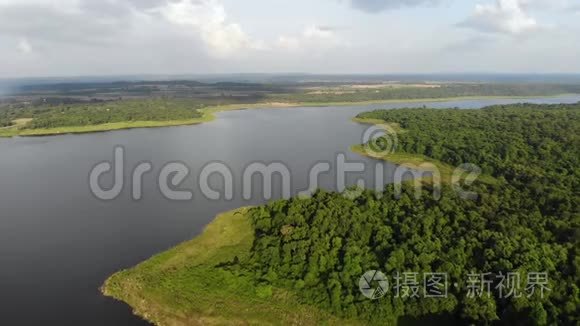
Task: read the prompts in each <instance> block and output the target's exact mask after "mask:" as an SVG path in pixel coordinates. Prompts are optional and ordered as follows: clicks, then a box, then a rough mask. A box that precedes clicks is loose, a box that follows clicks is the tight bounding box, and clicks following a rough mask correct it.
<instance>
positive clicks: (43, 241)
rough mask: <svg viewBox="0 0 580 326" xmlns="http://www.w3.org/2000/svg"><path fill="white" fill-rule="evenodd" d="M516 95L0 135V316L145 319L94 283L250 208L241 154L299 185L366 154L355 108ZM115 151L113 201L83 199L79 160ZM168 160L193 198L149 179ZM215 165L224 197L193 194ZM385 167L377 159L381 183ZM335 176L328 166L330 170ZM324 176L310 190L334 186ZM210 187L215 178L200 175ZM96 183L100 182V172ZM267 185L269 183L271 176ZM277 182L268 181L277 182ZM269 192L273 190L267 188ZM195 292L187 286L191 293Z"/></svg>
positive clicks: (62, 320)
mask: <svg viewBox="0 0 580 326" xmlns="http://www.w3.org/2000/svg"><path fill="white" fill-rule="evenodd" d="M525 101H526V102H535V103H556V102H557V103H559V102H568V103H572V102H578V101H580V96H566V97H560V98H547V99H535V100H530V99H526V100H525ZM514 102H522V101H518V100H504V99H498V100H469V101H452V102H437V103H413V104H394V103H393V104H381V105H378V104H377V105H370V106H357V107H328V108H291V109H276V110H246V111H233V112H224V113H220V114H219V116H218V119H217V120H216V121H214V122H212V123H207V124H202V125H197V126H184V127H172V128H159V129H136V130H125V131H115V132H106V133H97V134H85V135H68V136H54V137H42V138H13V139H0V315H1V316H2V317H1V318H2V323H3V324H4V325H99V326H101V325H145V323H144V322H143V321H141V320H139V319H138V318H136V317H134V316H132V314H131V311H130V309H129V308H128V307H126V306H125V305H124V304H121V303H117V302H114V301H113V300H110V299H108V298H104V297H103V296H101V295H100V293H99V291H98V288H99V286H100V285H101V284H102V283H103V281H104V280H105V279H106V278H107V277H108V276H109V275H110V274H112V273H114V272H115V271H117V270H119V269H122V268H127V267H130V266H132V265H134V264H136V263H139V262H140V261H142V260H144V259H147V258H148V257H150V256H151V255H153V254H155V253H158V252H161V251H163V250H166V249H168V248H170V247H172V246H174V245H175V244H177V243H180V242H182V241H185V240H188V239H190V238H192V237H194V236H195V235H197V234H199V233H200V232H201V230H202V229H203V227H204V226H205V225H207V224H208V223H209V222H210V221H211V220H212V218H213V217H214V216H215V215H216V214H217V213H219V212H223V211H226V210H229V209H233V208H236V207H239V206H243V205H251V204H259V203H262V202H263V201H264V200H263V199H261V196H259V195H257V194H258V193H259V192H260V191H261V186H260V185H256V186H255V187H254V190H255V191H254V194H256V195H255V196H254V198H253V199H252V200H250V201H244V200H242V198H241V179H242V171H243V169H244V168H245V167H246V166H247V165H248V164H250V163H252V162H256V161H258V162H265V163H270V162H274V161H277V162H283V163H285V164H286V165H287V166H288V168H289V169H290V170H291V172H292V189H293V192H294V193H295V192H296V191H298V190H303V189H304V188H306V186H307V180H308V171H309V170H310V168H311V167H312V166H313V165H314V164H316V163H317V162H320V161H327V162H330V163H332V162H335V160H336V156H337V155H338V154H340V153H344V154H345V155H346V157H347V159H348V160H351V161H354V160H356V161H359V162H363V163H365V164H366V165H367V167H368V168H367V172H366V173H364V174H355V175H351V177H350V178H349V179H348V180H349V182H350V183H353V182H354V181H355V180H356V179H358V178H361V177H362V178H364V179H366V180H367V182H368V185H370V186H372V185H373V183H372V182H371V181H372V179H373V176H374V173H373V170H374V164H375V162H373V161H372V160H369V159H366V158H362V157H359V156H357V155H355V154H351V153H349V151H348V148H349V146H350V145H352V144H358V143H360V142H361V139H362V135H363V133H364V131H365V130H366V129H367V128H368V126H363V125H359V124H356V123H353V122H351V118H353V117H354V116H355V115H356V114H358V113H359V112H363V111H368V110H371V109H378V108H396V107H407V106H412V107H417V106H422V105H427V106H429V107H438V108H442V107H461V108H480V107H482V106H486V105H490V104H501V103H514ZM118 145H121V146H123V147H124V148H125V151H126V161H127V167H128V171H127V173H126V175H125V177H126V179H127V180H126V181H127V182H126V185H127V186H126V187H125V189H124V191H123V192H122V194H121V196H120V197H119V198H117V199H116V200H114V201H110V202H104V201H101V200H98V199H96V198H95V197H93V196H92V194H91V192H90V190H89V186H88V175H89V171H90V170H91V168H92V167H93V166H94V165H95V164H97V163H99V162H101V161H104V160H111V159H112V156H113V149H114V147H115V146H118ZM142 161H149V162H151V163H152V164H153V166H154V170H153V172H152V173H150V174H147V175H145V177H144V185H143V189H144V197H143V199H142V200H141V201H134V200H133V199H131V195H130V193H131V189H130V186H128V185H129V184H130V183H129V182H130V181H129V175H128V174H129V172H130V169H129V168H130V167H132V166H135V165H136V164H137V163H139V162H142ZM173 161H180V162H183V163H184V164H186V165H187V166H188V167H189V168H190V169H191V175H190V176H189V177H188V178H187V180H186V182H185V183H184V184H183V187H185V188H189V189H192V190H193V192H194V199H193V200H191V201H187V202H172V201H169V200H167V199H165V198H164V197H163V195H162V194H161V192H160V191H159V189H158V187H157V182H156V180H157V175H158V173H159V170H160V168H161V167H162V166H163V165H164V164H166V163H168V162H173ZM218 161H219V162H224V163H225V164H227V165H228V166H229V167H230V168H231V170H232V171H233V173H234V180H235V181H236V182H235V198H234V200H232V201H226V200H221V201H211V200H207V199H205V198H204V197H203V196H202V194H201V191H200V190H199V188H198V186H197V185H196V182H197V180H196V177H197V175H199V171H200V170H201V169H202V168H203V166H205V165H206V164H208V163H210V162H218ZM393 168H394V167H393V166H392V165H389V164H387V165H385V171H386V173H385V175H386V180H385V182H388V179H389V178H390V175H389V172H390V171H391V172H392V169H393ZM334 172H336V171H334ZM333 174H334V173H330V174H329V175H325V176H323V177H322V178H321V186H322V187H324V188H328V189H334V187H335V185H336V183H335V181H334V180H335V178H334V175H333ZM212 180H213V181H215V182H213V183H215V184H216V185H219V184H220V183H219V178H218V179H217V180H214V179H212ZM105 181H106V180H105ZM277 181H279V180H277ZM277 184H279V182H277ZM274 194H275V196H277V197H279V196H280V192H279V191H275V193H274ZM192 295H195V294H192Z"/></svg>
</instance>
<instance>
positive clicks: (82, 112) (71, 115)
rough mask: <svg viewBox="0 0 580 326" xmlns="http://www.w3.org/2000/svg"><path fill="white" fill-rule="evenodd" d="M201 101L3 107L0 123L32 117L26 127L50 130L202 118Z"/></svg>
mask: <svg viewBox="0 0 580 326" xmlns="http://www.w3.org/2000/svg"><path fill="white" fill-rule="evenodd" d="M201 107H202V105H201V104H200V103H198V102H194V101H188V100H175V99H171V100H170V99H162V98H159V99H147V100H126V101H108V102H96V103H86V104H68V105H54V106H51V105H42V106H38V107H32V108H27V109H13V110H4V111H2V114H0V125H1V124H5V125H9V124H10V122H11V121H12V120H14V119H18V118H30V119H32V120H31V121H30V122H29V123H28V124H26V125H25V126H24V128H28V129H48V128H56V127H70V126H92V125H100V124H107V123H115V122H135V121H172V120H190V119H195V118H199V117H201V113H200V112H199V111H198V109H199V108H201Z"/></svg>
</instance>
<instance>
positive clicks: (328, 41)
mask: <svg viewBox="0 0 580 326" xmlns="http://www.w3.org/2000/svg"><path fill="white" fill-rule="evenodd" d="M340 45H345V42H344V41H343V40H342V39H341V38H340V36H338V34H337V33H336V31H335V29H334V28H332V27H328V26H319V25H310V26H308V27H306V28H305V29H304V30H303V31H302V33H301V34H300V35H298V36H286V35H282V36H280V37H279V38H278V42H277V46H278V47H279V48H282V49H285V50H294V51H296V50H304V51H311V50H316V49H328V48H333V47H337V46H340Z"/></svg>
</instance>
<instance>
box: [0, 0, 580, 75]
mask: <svg viewBox="0 0 580 326" xmlns="http://www.w3.org/2000/svg"><path fill="white" fill-rule="evenodd" d="M579 35H580V0H467V1H466V0H316V1H312V0H309V1H307V0H243V1H240V0H0V55H1V56H2V57H1V58H0V59H1V60H0V76H2V77H33V76H79V75H119V74H195V73H236V72H266V73H276V72H310V73H436V72H455V73H461V72H490V73H491V72H505V73H544V72H556V73H578V72H580V60H578V59H577V58H579V57H580V36H579Z"/></svg>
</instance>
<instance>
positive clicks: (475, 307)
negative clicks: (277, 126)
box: [223, 104, 580, 325]
mask: <svg viewBox="0 0 580 326" xmlns="http://www.w3.org/2000/svg"><path fill="white" fill-rule="evenodd" d="M359 117H360V118H373V119H381V120H384V121H386V122H389V123H398V124H399V125H400V126H401V127H402V128H404V129H405V130H406V132H404V133H400V134H399V135H398V137H399V147H398V149H397V150H398V151H403V152H408V153H412V154H422V155H427V156H429V157H432V158H435V159H438V160H441V161H443V162H445V163H448V164H452V165H458V164H461V163H472V164H476V165H479V166H481V167H482V169H483V171H484V172H485V173H486V174H490V175H493V176H494V177H496V178H497V179H498V180H499V182H498V183H497V184H486V183H478V182H476V183H474V184H473V185H471V186H470V189H469V190H470V191H473V192H475V193H477V195H478V196H477V199H475V200H467V199H462V198H461V196H460V195H459V194H458V193H457V192H456V191H454V189H453V188H452V187H451V186H449V185H444V186H443V192H442V197H441V199H439V200H436V199H435V198H434V197H433V195H432V191H431V189H430V188H429V186H426V188H425V189H423V190H422V196H421V199H415V196H414V190H413V189H411V187H410V185H408V184H407V185H405V186H404V190H405V191H404V192H403V195H402V196H401V198H400V199H395V194H394V189H393V186H391V185H389V186H387V187H386V188H385V191H384V192H383V193H375V192H372V191H365V192H364V193H362V194H361V195H360V196H358V197H357V198H356V199H355V200H350V199H347V198H346V197H345V196H343V195H341V194H337V193H329V192H324V191H319V192H317V193H315V194H314V195H313V196H312V198H310V199H290V200H280V201H276V202H272V203H270V204H268V205H266V206H263V207H258V208H255V209H253V210H252V211H251V219H252V223H253V225H254V229H255V230H254V232H255V240H254V243H253V246H252V249H251V253H250V255H249V258H247V259H239V260H238V259H235V260H234V261H233V262H232V263H231V264H229V265H228V266H226V267H223V268H228V269H230V270H232V271H235V272H236V273H238V274H240V275H244V276H250V277H252V278H254V280H255V282H256V283H258V284H261V286H263V287H264V286H266V287H268V286H272V287H276V288H278V287H279V288H285V289H292V290H293V291H294V292H295V293H296V294H297V295H298V297H299V300H300V301H301V302H302V303H305V304H310V305H314V306H316V307H320V308H323V309H325V310H328V311H331V312H332V313H333V314H335V315H337V316H340V317H345V318H356V319H361V320H367V321H369V322H372V323H376V324H389V323H395V322H396V321H397V320H398V319H399V318H400V317H403V316H406V317H415V318H418V319H419V320H421V319H422V318H428V317H430V316H434V315H435V316H446V317H448V318H449V319H450V320H457V319H459V320H461V323H464V324H467V323H475V324H490V323H498V324H506V325H578V324H579V323H580V288H579V287H580V256H579V253H580V213H579V210H578V203H579V202H580V200H579V199H580V197H579V196H580V193H579V187H578V186H579V182H580V176H579V171H578V166H579V164H578V163H579V160H580V146H579V141H580V139H579V130H580V105H579V104H574V105H531V104H521V105H507V106H494V107H488V108H485V109H482V110H459V109H446V110H434V109H402V110H379V111H375V112H369V113H363V114H361V115H360V116H359ZM369 270H380V271H382V272H384V273H385V274H386V275H387V276H389V277H392V276H393V275H396V274H397V273H407V272H412V273H418V274H419V275H423V274H424V273H429V272H438V273H446V274H447V275H448V278H449V279H448V284H449V288H448V296H447V297H446V298H425V297H418V298H417V297H395V296H394V295H393V292H389V293H387V294H386V295H385V297H384V298H382V299H380V300H376V301H372V300H369V299H367V298H366V297H364V296H363V295H362V294H361V292H360V291H359V283H358V282H359V278H360V277H361V276H362V275H363V274H364V273H365V272H366V271H369ZM488 273H489V274H488ZM507 273H516V274H518V275H520V276H521V280H520V282H521V288H518V291H519V295H517V293H515V294H514V295H512V296H507V297H506V296H505V293H504V295H501V294H500V293H498V290H497V288H496V286H498V283H497V280H496V279H493V281H492V282H493V283H492V284H491V287H492V290H491V291H490V292H488V293H490V295H489V296H487V295H485V294H483V295H481V296H477V295H476V296H474V297H470V296H469V289H468V284H467V280H468V275H469V274H481V275H488V277H493V276H497V275H506V274H507ZM530 273H546V274H545V275H547V276H548V277H549V281H548V283H547V287H548V288H549V289H548V290H546V291H545V292H544V294H543V296H542V295H540V293H539V291H536V292H534V293H529V292H526V286H529V282H527V281H529V280H527V279H526V275H528V276H529V275H530ZM391 281H392V280H391ZM518 284H519V283H518ZM528 289H529V288H528Z"/></svg>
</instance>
